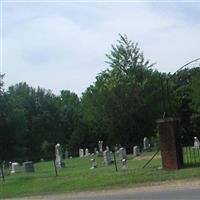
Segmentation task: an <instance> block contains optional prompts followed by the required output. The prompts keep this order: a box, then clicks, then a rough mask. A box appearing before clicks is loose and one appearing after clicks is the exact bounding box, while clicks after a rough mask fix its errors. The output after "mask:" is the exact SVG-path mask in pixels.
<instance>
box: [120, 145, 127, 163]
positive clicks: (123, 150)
mask: <svg viewBox="0 0 200 200" xmlns="http://www.w3.org/2000/svg"><path fill="white" fill-rule="evenodd" d="M119 158H120V160H123V159H126V158H127V155H126V149H125V148H123V147H121V148H120V149H119Z"/></svg>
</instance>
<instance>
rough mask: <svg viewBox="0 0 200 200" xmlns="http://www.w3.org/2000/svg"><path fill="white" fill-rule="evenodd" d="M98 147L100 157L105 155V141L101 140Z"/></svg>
mask: <svg viewBox="0 0 200 200" xmlns="http://www.w3.org/2000/svg"><path fill="white" fill-rule="evenodd" d="M98 147H99V155H101V156H102V155H103V141H102V140H99V142H98Z"/></svg>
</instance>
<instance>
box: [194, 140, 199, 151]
mask: <svg viewBox="0 0 200 200" xmlns="http://www.w3.org/2000/svg"><path fill="white" fill-rule="evenodd" d="M194 148H195V149H199V148H200V142H199V139H198V138H197V137H194Z"/></svg>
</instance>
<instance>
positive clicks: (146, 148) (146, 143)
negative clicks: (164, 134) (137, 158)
mask: <svg viewBox="0 0 200 200" xmlns="http://www.w3.org/2000/svg"><path fill="white" fill-rule="evenodd" d="M149 147H150V144H149V139H148V138H147V137H144V140H143V148H144V150H148V149H149Z"/></svg>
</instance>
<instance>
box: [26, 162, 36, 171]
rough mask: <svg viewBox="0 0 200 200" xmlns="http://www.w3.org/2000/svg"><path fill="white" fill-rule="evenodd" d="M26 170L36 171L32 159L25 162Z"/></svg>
mask: <svg viewBox="0 0 200 200" xmlns="http://www.w3.org/2000/svg"><path fill="white" fill-rule="evenodd" d="M24 168H25V172H34V171H35V170H34V165H33V162H32V161H28V162H24Z"/></svg>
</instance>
